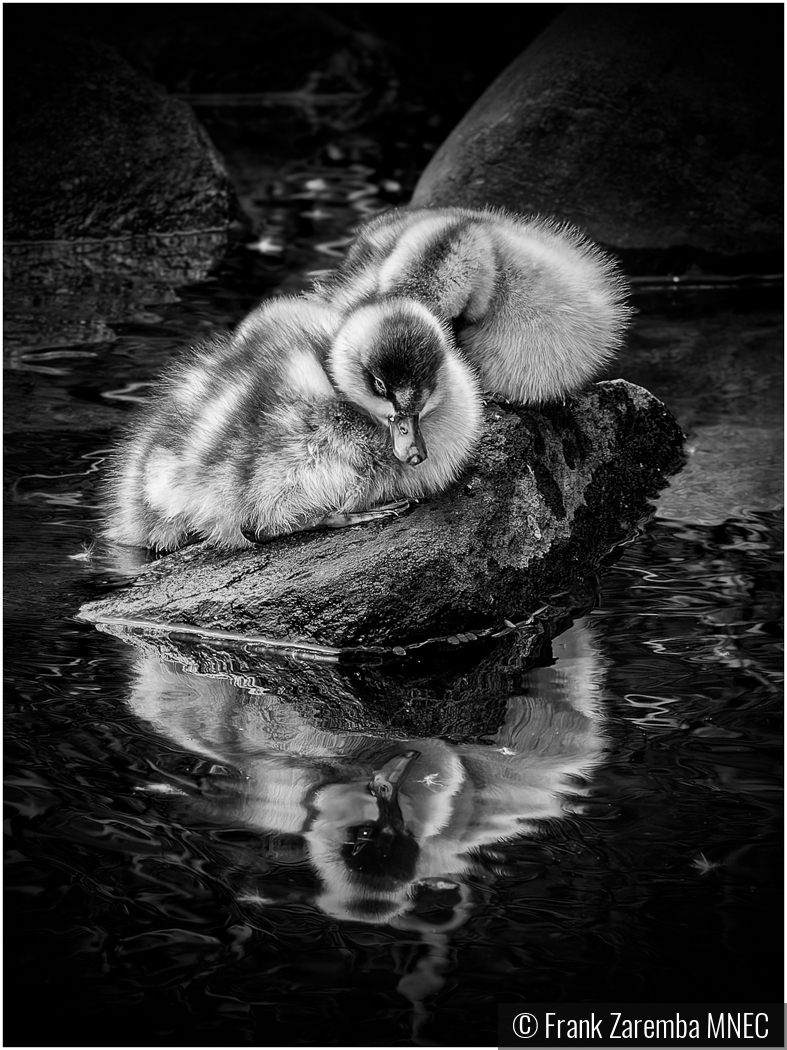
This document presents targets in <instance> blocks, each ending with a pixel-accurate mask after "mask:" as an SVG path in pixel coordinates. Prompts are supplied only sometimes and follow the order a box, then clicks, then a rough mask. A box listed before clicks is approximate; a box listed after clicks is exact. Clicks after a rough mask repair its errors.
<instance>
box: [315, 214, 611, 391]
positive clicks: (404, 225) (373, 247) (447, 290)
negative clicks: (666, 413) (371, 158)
mask: <svg viewBox="0 0 787 1050" xmlns="http://www.w3.org/2000/svg"><path fill="white" fill-rule="evenodd" d="M319 293H320V294H321V295H324V296H326V297H327V296H330V298H331V301H332V303H334V304H335V305H337V306H338V307H339V308H340V309H350V308H352V307H353V306H354V305H355V304H356V303H357V302H359V301H369V300H370V299H374V298H386V297H389V296H408V297H412V298H413V299H416V300H418V301H419V302H421V303H423V304H424V305H426V306H427V307H428V308H429V309H430V310H432V311H433V312H434V313H435V314H436V315H437V316H438V317H440V318H442V319H444V320H447V321H451V322H453V326H454V331H455V334H456V338H457V341H458V344H459V347H460V349H461V350H462V352H463V353H464V355H465V357H466V358H467V360H468V361H469V363H470V364H471V365H472V366H473V367H474V368H475V369H476V371H477V372H478V373H479V375H480V378H481V383H482V386H483V389H485V390H487V391H492V392H494V393H496V394H500V395H503V396H505V397H507V398H509V399H511V400H513V401H519V402H527V401H546V400H553V399H560V398H562V397H563V396H564V395H565V394H567V393H570V392H571V391H574V390H576V389H578V388H580V387H581V386H582V385H583V384H585V383H586V382H587V381H588V380H589V379H591V378H592V377H593V376H595V375H597V374H598V372H599V371H600V370H601V369H602V368H603V367H604V365H605V364H606V363H607V362H608V361H609V360H610V359H611V357H612V356H613V355H614V353H615V352H616V350H617V349H618V348H619V346H620V344H621V341H622V338H623V334H624V332H625V329H626V326H627V324H628V320H629V316H630V309H629V307H628V305H627V294H628V289H627V285H626V282H625V281H624V279H623V277H622V276H621V274H620V272H619V269H618V267H617V264H616V263H615V262H614V261H613V260H612V259H611V258H610V257H609V256H607V255H606V254H605V253H604V252H602V251H601V250H600V249H599V248H598V247H596V246H595V245H594V244H593V243H592V242H591V241H590V240H588V239H587V238H586V237H585V236H584V235H583V234H582V233H580V232H579V230H577V229H576V228H574V227H572V226H570V225H568V224H561V223H558V222H556V221H554V220H551V219H546V218H540V217H535V218H532V217H531V218H527V217H524V216H520V215H513V214H507V213H505V212H503V211H500V210H492V209H490V210H486V211H475V210H472V209H468V208H414V209H406V208H405V209H403V210H401V211H390V212H385V213H383V214H382V215H380V216H377V217H375V218H374V219H372V220H371V221H370V222H369V223H367V224H366V225H365V226H363V227H361V229H360V230H359V231H358V235H357V237H356V240H355V242H354V244H353V245H352V247H351V249H350V252H349V253H348V256H347V258H346V259H345V261H344V263H343V264H342V266H341V267H340V268H339V270H338V271H337V272H336V274H335V275H333V276H331V277H329V278H328V279H327V280H326V281H325V282H324V284H323V285H322V286H321V287H320V288H319Z"/></svg>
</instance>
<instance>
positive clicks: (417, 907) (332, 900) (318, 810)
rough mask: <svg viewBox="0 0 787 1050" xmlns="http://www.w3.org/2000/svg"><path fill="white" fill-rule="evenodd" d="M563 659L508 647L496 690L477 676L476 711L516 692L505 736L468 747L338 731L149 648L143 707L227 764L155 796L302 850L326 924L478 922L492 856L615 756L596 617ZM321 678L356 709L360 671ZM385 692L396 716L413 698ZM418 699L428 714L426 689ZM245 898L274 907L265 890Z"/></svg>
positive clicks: (567, 640) (564, 649) (288, 701)
mask: <svg viewBox="0 0 787 1050" xmlns="http://www.w3.org/2000/svg"><path fill="white" fill-rule="evenodd" d="M555 651H556V653H557V654H558V657H559V658H558V660H557V662H556V663H555V664H553V665H551V666H547V667H539V668H535V669H531V670H529V671H527V672H526V673H523V672H522V671H521V670H520V671H518V672H516V673H512V672H511V670H510V667H511V653H510V648H509V651H508V654H507V664H506V665H505V666H504V673H502V674H500V675H498V677H497V679H492V678H490V667H489V661H488V660H487V661H486V666H484V665H479V667H478V668H477V669H476V670H475V671H474V672H471V673H470V674H469V675H467V674H465V675H463V676H462V677H461V679H460V684H461V686H464V687H466V691H467V697H468V702H469V703H473V702H477V699H478V696H479V688H478V681H479V679H483V681H484V683H485V686H484V688H485V689H487V690H488V689H489V683H490V681H492V680H494V681H497V683H498V685H499V686H500V688H502V689H505V688H506V686H505V683H506V682H508V683H509V686H508V688H509V689H510V692H509V694H508V695H505V696H503V697H502V698H498V699H499V700H500V703H499V706H497V707H496V711H497V717H496V722H497V725H496V727H492V729H491V731H489V732H485V733H483V735H481V736H475V737H474V738H471V739H467V738H466V737H465V739H462V740H459V741H455V740H451V739H446V738H445V736H443V737H442V738H441V735H439V730H438V732H437V733H435V734H434V735H430V736H418V735H407V733H406V732H405V733H403V732H402V731H401V729H399V730H396V729H385V728H380V727H379V725H378V726H376V727H375V728H374V729H372V730H364V729H362V730H360V731H359V730H358V729H355V730H352V731H351V730H347V731H343V730H342V729H339V728H337V727H336V719H335V718H328V719H327V726H326V719H325V718H321V717H320V716H319V715H318V716H315V714H314V709H313V708H312V709H311V711H310V710H308V707H309V706H310V705H307V710H306V713H305V714H304V713H303V712H304V707H303V705H302V704H298V703H297V702H294V701H293V699H292V696H290V697H287V696H286V693H287V692H290V694H292V691H293V689H292V683H291V682H290V684H289V687H288V688H287V689H284V690H282V692H283V693H284V694H285V695H284V696H282V695H277V694H276V691H275V685H274V689H273V690H271V679H270V678H265V679H264V680H263V679H262V678H260V677H254V676H251V677H250V676H248V675H246V676H240V675H236V676H235V677H234V680H233V678H232V677H228V676H217V677H208V676H206V675H204V674H194V673H191V672H189V671H186V670H184V669H183V667H182V666H181V665H179V664H177V663H174V662H172V661H165V660H162V659H161V658H160V657H159V656H158V655H157V654H155V653H153V652H151V651H150V650H149V649H148V650H147V651H143V652H139V653H136V654H135V666H134V676H133V684H132V688H131V691H130V695H129V703H130V706H131V707H132V709H133V710H134V712H135V713H136V714H137V715H138V716H139V717H140V718H143V719H145V720H147V721H148V722H150V723H151V724H152V725H153V726H154V727H155V728H156V729H157V730H158V731H159V732H161V733H163V734H164V735H165V736H166V737H167V738H168V739H169V740H170V741H171V742H173V743H175V744H176V745H177V746H178V747H179V748H183V749H186V750H188V751H190V752H193V753H195V754H196V755H199V756H201V757H203V758H206V759H209V760H212V762H213V763H214V766H213V774H214V775H209V776H208V777H206V778H204V779H203V780H202V781H200V782H199V784H198V783H197V782H196V781H194V782H186V781H176V780H170V781H168V782H167V783H164V784H157V785H150V787H151V789H152V790H159V791H167V792H170V793H176V794H179V795H182V796H183V797H188V798H189V801H188V805H189V807H192V806H193V807H194V810H195V811H196V812H197V813H198V815H199V817H200V818H201V819H207V820H209V821H210V822H212V823H215V824H219V825H221V826H227V825H233V826H236V827H237V826H238V825H240V826H241V827H243V828H246V829H249V830H252V831H254V832H258V833H260V835H261V836H262V835H267V836H270V835H273V837H274V841H275V840H277V839H278V840H279V841H286V842H288V843H290V844H292V843H293V842H297V843H298V844H299V848H298V849H296V851H295V852H296V853H297V854H298V855H299V856H302V857H303V859H304V860H306V861H307V862H308V863H309V864H310V865H311V867H312V868H313V870H314V872H315V873H316V874H317V875H318V877H319V882H320V889H319V891H317V892H316V894H315V896H314V903H315V904H316V905H317V906H318V907H319V908H320V909H321V910H322V911H323V912H324V913H326V914H327V915H329V916H331V917H333V918H335V919H345V920H356V921H357V920H360V921H363V922H367V923H389V924H393V925H395V926H397V927H399V928H406V929H420V930H422V931H426V930H428V931H431V932H433V933H436V932H439V931H440V930H443V931H448V930H450V929H452V928H454V927H456V926H457V925H461V923H462V922H463V921H464V919H465V917H466V916H467V915H468V914H469V910H470V909H471V907H472V902H471V899H470V894H469V890H468V882H469V881H470V880H472V877H473V876H474V875H478V874H481V873H482V872H483V870H484V869H483V865H482V863H481V859H480V856H479V851H480V850H482V849H483V847H488V846H491V845H493V844H495V843H500V842H504V841H510V840H512V839H515V838H517V837H519V836H522V835H529V834H532V833H534V832H535V831H536V829H537V826H538V822H539V821H543V820H553V819H559V818H561V817H563V816H564V815H565V814H566V813H568V812H570V811H571V809H572V808H573V807H575V806H576V804H577V798H578V797H581V796H582V795H583V794H584V793H585V792H586V791H587V781H586V779H585V778H586V776H587V774H589V773H590V772H591V771H592V770H593V768H594V767H595V766H597V765H598V763H599V762H600V760H601V758H602V752H603V747H604V734H603V729H602V723H601V712H600V690H601V669H600V663H599V656H598V647H597V644H596V642H595V639H594V637H593V634H592V629H591V626H590V623H589V622H588V620H587V619H583V620H580V621H577V622H576V623H575V624H574V625H573V626H572V627H571V628H570V629H569V630H568V631H566V632H565V633H564V634H563V635H561V636H560V638H558V639H557V640H556V642H555ZM309 673H311V674H319V675H321V676H323V678H324V677H325V676H328V677H331V676H333V677H334V678H335V680H336V683H337V685H336V688H337V689H338V690H339V691H340V692H342V695H341V696H340V698H339V699H340V702H344V703H347V702H348V701H349V703H350V704H351V705H354V706H355V707H356V710H357V706H358V703H359V700H358V697H357V696H353V690H354V689H357V688H358V681H359V674H358V672H357V671H356V672H355V673H354V675H353V677H352V678H346V677H343V676H342V674H341V672H340V671H339V670H338V669H335V668H319V669H310V672H309ZM376 673H377V674H378V676H379V672H376ZM273 681H274V683H275V678H274V679H273ZM386 681H387V685H388V688H389V690H390V694H389V702H390V705H391V706H392V708H393V709H394V710H396V709H397V708H399V707H400V706H401V705H402V703H403V697H404V696H405V694H406V689H404V688H403V687H402V685H401V684H400V683H399V684H397V682H396V680H395V679H393V678H387V677H386ZM378 688H379V682H378ZM418 692H419V700H420V701H421V702H423V700H424V696H425V694H426V693H428V690H427V689H425V688H424V686H423V682H422V683H421V685H420V687H419V690H418ZM397 693H398V694H401V695H397ZM439 693H440V690H435V691H434V693H433V696H432V698H433V700H434V702H435V703H437V702H439V701H440V700H441V699H442V697H441V696H440V695H439ZM353 721H354V722H355V725H356V726H357V725H358V719H357V717H356V718H355V719H350V720H349V723H348V724H352V723H353ZM433 725H434V723H433ZM449 731H450V727H449V726H446V727H445V729H444V733H447V732H449ZM228 771H230V775H227V773H228ZM282 837H283V838H282ZM288 851H289V852H290V855H292V845H290V846H289V847H288ZM487 877H488V876H487ZM244 898H245V900H247V901H249V902H253V901H255V900H256V901H257V902H258V903H259V904H261V905H264V903H265V899H264V898H263V897H262V896H261V895H255V893H254V892H249V893H248V894H245V895H244Z"/></svg>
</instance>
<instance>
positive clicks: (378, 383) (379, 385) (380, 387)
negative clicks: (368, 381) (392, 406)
mask: <svg viewBox="0 0 787 1050" xmlns="http://www.w3.org/2000/svg"><path fill="white" fill-rule="evenodd" d="M372 383H373V384H374V389H375V391H376V392H377V393H378V394H379V395H380V397H388V391H387V390H386V388H385V383H384V382H383V381H382V379H380V377H379V376H375V375H373V376H372Z"/></svg>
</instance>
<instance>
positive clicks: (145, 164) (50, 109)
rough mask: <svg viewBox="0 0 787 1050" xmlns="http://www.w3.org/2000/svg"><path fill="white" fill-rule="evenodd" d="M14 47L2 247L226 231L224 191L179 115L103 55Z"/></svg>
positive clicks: (35, 43)
mask: <svg viewBox="0 0 787 1050" xmlns="http://www.w3.org/2000/svg"><path fill="white" fill-rule="evenodd" d="M17 44H19V42H18V41H15V46H14V48H13V49H9V54H8V60H7V66H6V72H7V76H8V79H9V83H11V84H12V85H13V87H12V105H10V106H9V107H8V113H7V123H6V136H7V140H6V141H7V142H9V143H11V144H12V146H13V148H12V149H9V151H8V155H7V157H6V167H5V217H4V228H5V237H6V239H7V240H12V241H19V240H66V239H69V240H73V239H83V238H90V239H95V238H117V237H121V236H124V235H132V234H148V233H151V232H157V233H173V232H181V231H184V232H185V231H190V232H194V231H197V230H215V229H220V230H224V229H226V228H227V226H228V224H229V221H230V218H231V206H232V200H233V198H232V193H231V190H230V186H229V181H228V178H227V175H226V173H225V171H224V167H223V165H222V162H221V160H220V158H219V156H218V154H217V153H216V151H215V149H214V148H213V146H212V144H211V142H210V140H209V139H208V137H207V135H206V134H205V132H204V131H203V130H202V129H201V128H200V126H199V124H198V123H197V121H196V120H195V118H194V116H193V114H192V112H191V110H190V109H189V107H188V106H186V105H185V104H184V103H182V102H178V101H177V100H175V99H172V98H168V97H167V96H166V95H165V94H164V92H163V91H162V90H161V89H160V88H158V87H157V86H156V85H155V84H153V83H152V82H151V81H147V80H146V79H144V78H143V77H141V76H140V75H139V74H138V73H136V72H135V71H134V70H133V69H132V68H131V66H129V65H128V63H127V62H125V61H124V60H123V59H121V58H120V56H119V55H118V54H117V53H116V52H115V51H114V50H113V49H112V48H110V47H107V46H106V45H104V44H100V43H97V42H95V41H91V40H87V39H80V38H78V37H69V36H64V37H60V38H59V39H57V40H56V41H55V40H52V39H47V38H46V37H45V38H44V39H42V40H39V39H34V40H31V41H28V42H27V43H26V44H21V45H19V46H16V45H17Z"/></svg>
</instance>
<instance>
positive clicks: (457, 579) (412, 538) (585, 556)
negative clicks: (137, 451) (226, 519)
mask: <svg viewBox="0 0 787 1050" xmlns="http://www.w3.org/2000/svg"><path fill="white" fill-rule="evenodd" d="M681 449H682V434H681V431H680V430H679V428H678V426H677V424H676V422H675V420H674V419H673V417H672V416H671V415H670V413H669V412H668V411H667V410H666V408H665V407H664V405H662V404H661V402H659V401H657V400H656V399H655V398H654V397H652V396H651V395H650V394H648V392H647V391H645V390H642V389H641V388H639V387H635V386H632V385H631V384H628V383H625V382H622V381H617V382H610V383H600V384H597V385H596V386H595V387H593V388H592V389H591V390H590V391H589V392H587V393H584V394H581V395H578V396H576V397H574V398H569V399H567V401H566V403H565V405H548V406H545V407H543V408H541V409H532V408H530V409H526V408H522V407H518V406H513V405H509V406H505V407H502V406H497V405H493V406H490V407H489V408H488V410H487V426H486V431H485V435H484V438H483V440H482V444H481V448H480V451H479V456H478V460H477V463H476V464H475V466H474V467H473V469H472V470H471V471H470V472H469V473H468V475H467V476H466V478H465V480H464V482H462V483H460V484H459V485H457V486H455V487H454V488H453V489H452V490H451V491H450V492H448V493H447V494H445V495H443V496H442V497H440V498H438V499H435V500H431V501H429V502H427V503H425V504H422V505H420V506H418V507H416V508H415V509H414V510H413V511H412V512H411V513H409V514H408V515H406V516H405V517H404V518H400V519H397V520H396V521H394V522H392V523H390V524H385V525H373V526H371V527H363V528H360V529H347V530H342V531H340V532H333V533H326V532H323V533H315V534H306V535H300V536H294V537H288V538H286V539H283V540H280V541H278V542H276V543H272V544H269V545H266V546H264V547H260V548H259V550H248V551H242V552H233V553H221V554H217V552H216V550H215V549H214V548H211V547H210V546H208V545H207V544H200V545H199V546H196V547H191V548H187V549H186V550H184V551H181V552H178V553H176V554H173V555H169V556H168V557H165V558H162V559H161V560H160V561H158V562H157V563H155V564H154V565H153V567H152V568H150V569H149V570H148V571H146V572H145V573H143V574H142V575H141V576H139V577H138V578H137V579H136V580H135V584H134V586H133V587H132V588H129V589H127V590H124V591H119V592H117V593H114V594H112V595H110V596H109V597H108V598H105V599H102V600H100V601H98V602H93V603H90V604H89V605H86V606H83V608H82V610H81V612H80V616H81V617H82V618H84V619H88V620H91V621H94V622H96V621H101V620H117V619H123V620H134V621H148V622H150V621H155V622H156V623H160V624H163V625H176V624H179V623H186V624H191V625H196V626H199V627H202V628H208V629H219V630H227V631H240V632H246V633H255V634H258V635H263V636H266V637H268V638H270V639H273V640H278V641H280V642H287V641H289V642H299V643H305V644H307V645H308V644H312V645H313V644H315V643H316V644H318V645H325V646H331V647H337V648H352V647H356V646H368V645H383V646H386V645H387V646H392V645H403V644H405V643H409V642H416V641H419V640H423V639H426V638H430V637H434V636H436V635H448V634H452V633H455V632H465V631H468V630H469V631H473V630H479V629H482V628H487V627H489V626H490V625H491V624H494V623H495V622H496V621H497V622H498V623H500V622H501V621H502V619H503V618H504V617H508V618H510V619H513V620H516V619H517V618H519V617H520V616H521V615H522V614H526V613H532V612H533V611H534V610H535V609H537V608H538V607H539V606H541V605H543V604H544V603H545V602H547V601H549V599H550V598H551V597H552V596H554V595H556V594H558V593H560V592H564V591H573V590H575V588H576V587H577V584H578V582H580V581H582V580H583V579H584V577H586V576H588V575H590V574H592V573H593V572H595V570H596V569H597V568H598V566H599V564H600V562H601V560H602V559H603V558H604V557H605V556H606V555H607V554H608V553H609V552H610V550H611V549H612V548H613V547H614V545H615V544H617V543H620V542H621V541H623V540H624V539H626V538H627V537H629V536H631V535H632V534H633V532H634V531H635V529H636V526H637V524H638V523H639V522H640V520H641V519H642V518H643V516H645V515H646V514H647V512H648V509H649V505H648V497H649V496H651V495H653V494H655V492H656V491H657V490H658V489H659V488H660V487H661V486H662V485H663V484H664V479H665V475H666V474H667V473H670V472H672V471H673V470H674V469H676V467H677V466H678V464H679V463H680V462H681Z"/></svg>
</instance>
